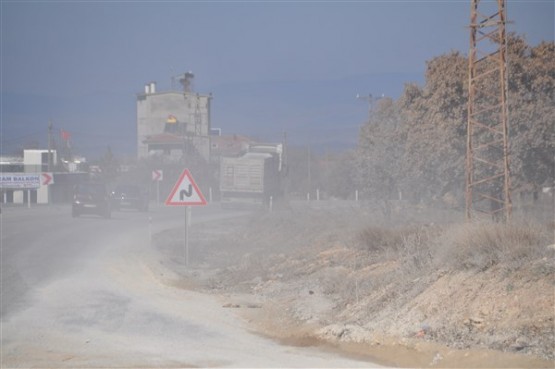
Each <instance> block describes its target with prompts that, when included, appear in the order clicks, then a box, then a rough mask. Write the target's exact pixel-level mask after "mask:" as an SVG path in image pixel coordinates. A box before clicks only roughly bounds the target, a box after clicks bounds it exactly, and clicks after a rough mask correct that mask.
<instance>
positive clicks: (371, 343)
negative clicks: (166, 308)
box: [155, 206, 555, 368]
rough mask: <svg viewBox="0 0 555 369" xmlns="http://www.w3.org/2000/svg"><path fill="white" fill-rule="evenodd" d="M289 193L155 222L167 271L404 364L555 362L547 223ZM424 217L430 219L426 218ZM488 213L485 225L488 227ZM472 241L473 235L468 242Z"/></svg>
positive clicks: (282, 332)
mask: <svg viewBox="0 0 555 369" xmlns="http://www.w3.org/2000/svg"><path fill="white" fill-rule="evenodd" d="M393 217H394V220H393V222H392V219H391V218H390V219H389V220H388V221H386V220H384V219H382V218H380V217H376V216H373V215H372V212H370V211H368V210H367V209H364V208H359V207H329V206H325V207H319V208H316V207H314V206H313V207H312V208H309V207H306V206H297V207H294V206H289V207H287V208H284V209H279V210H276V211H274V212H273V213H259V214H253V215H248V216H245V217H243V218H238V219H233V220H227V221H224V222H218V223H203V224H199V225H196V226H195V227H193V228H192V229H191V232H190V233H191V234H190V264H189V267H188V268H186V267H185V265H183V264H184V263H183V258H182V257H180V256H179V255H180V254H181V252H182V245H183V242H182V241H183V231H182V230H169V231H166V232H164V233H161V234H159V235H157V236H156V243H155V244H156V245H157V247H158V249H159V250H160V251H161V254H162V255H163V258H162V260H161V261H160V262H161V263H162V264H163V266H164V267H165V268H168V269H169V270H172V271H173V272H175V274H172V273H168V274H167V275H166V276H165V278H166V282H167V283H171V284H174V285H176V286H179V287H183V288H194V289H197V290H201V291H204V292H207V293H213V294H218V295H220V296H221V297H222V307H223V308H230V309H236V310H237V312H238V314H241V315H242V316H243V317H244V318H245V319H247V320H248V321H249V322H251V323H252V327H253V330H255V331H257V332H259V333H260V334H263V335H267V336H271V337H275V338H277V339H280V340H282V341H283V342H285V343H288V344H293V345H327V346H326V347H327V348H328V349H330V350H339V351H341V352H343V353H348V354H351V355H363V356H366V357H370V358H372V359H373V360H375V361H377V362H379V363H382V364H385V365H392V366H402V367H407V366H410V367H415V366H418V367H503V368H506V367H553V366H554V365H555V361H554V357H555V353H554V347H555V333H554V331H555V330H554V314H555V313H554V306H555V296H554V287H555V263H554V250H553V249H552V248H550V247H548V246H549V245H550V244H553V236H552V235H553V226H552V225H551V228H549V226H545V225H539V226H538V225H534V226H532V225H529V224H527V225H518V226H514V227H512V229H513V230H516V231H510V232H509V233H508V234H507V231H506V230H504V229H503V228H499V227H497V226H495V225H491V226H490V225H485V224H478V225H470V226H469V225H460V224H457V222H458V220H460V217H459V216H458V215H457V214H452V213H450V212H448V211H443V212H440V211H436V212H434V213H433V217H431V216H429V215H428V216H426V217H424V215H423V214H422V210H421V209H409V211H407V210H406V209H405V210H404V211H403V212H397V213H394V216H393ZM424 219H425V220H424ZM488 227H489V228H488ZM475 245H479V246H475Z"/></svg>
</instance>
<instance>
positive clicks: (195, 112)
mask: <svg viewBox="0 0 555 369" xmlns="http://www.w3.org/2000/svg"><path fill="white" fill-rule="evenodd" d="M193 78H194V75H193V73H191V72H188V73H185V74H183V75H180V76H178V77H177V81H178V82H179V84H180V85H181V87H182V89H181V91H174V90H172V91H160V92H159V91H157V89H156V83H155V82H150V83H147V84H146V85H145V89H144V92H141V93H140V94H138V95H137V157H138V158H139V159H141V158H145V157H149V156H151V155H163V156H166V157H169V158H171V159H180V158H182V157H183V156H196V157H200V158H202V159H203V160H205V161H207V162H208V161H209V160H210V102H211V99H212V96H211V95H210V94H209V95H201V94H198V93H195V92H193V89H192V82H193ZM172 85H173V83H172ZM172 88H173V86H172Z"/></svg>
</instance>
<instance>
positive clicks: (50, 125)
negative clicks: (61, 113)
mask: <svg viewBox="0 0 555 369" xmlns="http://www.w3.org/2000/svg"><path fill="white" fill-rule="evenodd" d="M52 164H53V163H52V121H50V120H49V121H48V172H51V171H52Z"/></svg>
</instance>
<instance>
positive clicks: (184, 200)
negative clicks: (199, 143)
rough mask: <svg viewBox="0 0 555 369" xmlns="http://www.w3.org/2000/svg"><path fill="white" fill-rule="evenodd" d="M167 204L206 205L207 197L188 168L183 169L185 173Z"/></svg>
mask: <svg viewBox="0 0 555 369" xmlns="http://www.w3.org/2000/svg"><path fill="white" fill-rule="evenodd" d="M165 204H166V205H170V206H172V205H185V206H189V205H206V199H205V198H204V196H203V195H202V192H200V189H199V188H198V186H197V184H196V183H195V181H194V180H193V176H192V175H191V172H189V170H188V169H185V170H183V173H181V176H180V177H179V179H178V180H177V182H176V183H175V186H174V187H173V189H172V191H171V192H170V195H169V196H168V198H167V199H166V203H165Z"/></svg>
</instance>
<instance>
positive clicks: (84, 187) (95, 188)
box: [71, 182, 112, 218]
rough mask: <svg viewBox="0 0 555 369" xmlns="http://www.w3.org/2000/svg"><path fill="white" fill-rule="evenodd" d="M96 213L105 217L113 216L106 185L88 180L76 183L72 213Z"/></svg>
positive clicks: (74, 214) (76, 214)
mask: <svg viewBox="0 0 555 369" xmlns="http://www.w3.org/2000/svg"><path fill="white" fill-rule="evenodd" d="M81 214H96V215H99V216H102V217H104V218H110V217H111V216H112V206H111V204H110V196H109V194H108V190H107V189H106V185H105V184H103V183H95V182H87V183H79V184H77V185H75V188H74V192H73V204H72V206H71V215H72V216H73V217H78V216H79V215H81Z"/></svg>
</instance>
